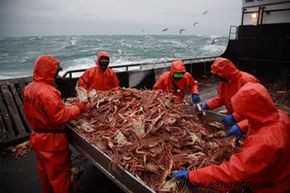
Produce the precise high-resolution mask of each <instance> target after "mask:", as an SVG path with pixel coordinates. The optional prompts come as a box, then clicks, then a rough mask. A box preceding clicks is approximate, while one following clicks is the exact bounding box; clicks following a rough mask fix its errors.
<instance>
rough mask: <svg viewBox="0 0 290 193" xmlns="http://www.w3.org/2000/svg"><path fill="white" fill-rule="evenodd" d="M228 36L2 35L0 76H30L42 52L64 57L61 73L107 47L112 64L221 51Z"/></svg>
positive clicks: (85, 63) (88, 62)
mask: <svg viewBox="0 0 290 193" xmlns="http://www.w3.org/2000/svg"><path fill="white" fill-rule="evenodd" d="M227 43H228V39H227V37H222V36H204V35H198V36H185V35H143V36H140V35H138V36H137V35H98V36H96V35H92V36H88V35H80V36H30V37H0V79H7V78H15V77H23V76H30V75H32V72H33V66H34V61H35V59H36V58H37V57H38V56H39V55H42V54H49V55H53V56H55V57H56V58H57V59H59V60H60V61H61V66H62V67H63V69H64V70H63V71H62V73H64V72H65V71H67V70H73V69H80V68H88V67H91V66H94V65H95V64H94V58H95V56H96V53H97V52H98V51H99V50H106V51H108V52H109V54H110V57H111V63H110V65H111V66H114V65H123V64H132V63H140V62H158V61H166V60H172V59H187V58H199V57H208V56H219V55H221V54H222V53H223V52H224V51H225V49H226V46H227Z"/></svg>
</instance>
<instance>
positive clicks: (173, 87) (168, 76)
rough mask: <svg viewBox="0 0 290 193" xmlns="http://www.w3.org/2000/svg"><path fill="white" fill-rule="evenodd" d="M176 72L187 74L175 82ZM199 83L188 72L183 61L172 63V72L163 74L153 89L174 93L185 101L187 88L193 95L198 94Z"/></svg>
mask: <svg viewBox="0 0 290 193" xmlns="http://www.w3.org/2000/svg"><path fill="white" fill-rule="evenodd" d="M175 72H184V73H185V74H184V76H183V77H182V78H181V79H180V80H174V79H173V74H174V73H175ZM197 83H198V82H197V81H196V80H194V79H193V77H192V76H191V75H190V74H189V73H188V72H186V69H185V66H184V63H183V62H182V61H181V60H177V61H174V62H172V63H171V67H170V71H168V72H164V73H163V74H161V76H160V78H159V80H158V81H157V82H156V83H155V85H154V86H153V89H154V90H157V89H162V90H163V91H167V92H170V93H173V95H175V96H177V97H178V98H180V99H181V100H183V98H184V94H185V89H186V88H189V89H190V91H191V93H192V94H193V93H195V94H198V86H197Z"/></svg>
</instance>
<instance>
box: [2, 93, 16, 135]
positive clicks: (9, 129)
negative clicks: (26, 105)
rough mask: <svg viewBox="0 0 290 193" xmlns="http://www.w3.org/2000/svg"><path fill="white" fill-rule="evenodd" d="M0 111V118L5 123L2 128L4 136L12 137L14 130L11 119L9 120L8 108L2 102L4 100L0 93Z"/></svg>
mask: <svg viewBox="0 0 290 193" xmlns="http://www.w3.org/2000/svg"><path fill="white" fill-rule="evenodd" d="M0 93H1V89H0ZM0 113H1V117H2V120H3V122H4V124H5V127H4V129H5V133H6V137H7V138H9V137H14V136H15V132H14V129H13V125H12V120H11V117H10V116H9V113H8V110H7V108H6V106H5V104H4V101H3V99H2V96H1V95H0Z"/></svg>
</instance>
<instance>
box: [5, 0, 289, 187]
mask: <svg viewBox="0 0 290 193" xmlns="http://www.w3.org/2000/svg"><path fill="white" fill-rule="evenodd" d="M289 50H290V1H289V0H287V1H285V0H284V1H283V0H243V6H242V9H241V24H240V25H239V26H230V31H229V41H228V45H227V48H226V50H225V52H224V53H223V54H222V55H221V56H222V57H226V58H229V59H231V60H232V61H233V62H234V63H235V64H236V65H237V66H238V68H239V69H240V70H243V71H247V72H250V73H252V74H254V75H256V76H257V77H259V79H260V80H261V82H262V83H264V84H265V85H266V86H268V88H269V90H270V91H271V94H272V96H273V98H274V100H275V102H276V104H277V105H278V106H279V107H281V108H283V109H284V110H286V111H288V112H290V111H289V104H290V102H289V101H288V100H289V98H290V97H289V96H290V95H289V91H290V84H289V80H290V71H289V69H290V68H289V66H290V54H289ZM216 57H217V56H213V57H202V58H192V59H184V60H183V61H184V63H185V65H186V69H187V71H188V72H190V73H191V74H192V75H193V76H194V77H196V79H198V80H200V82H201V83H203V79H204V77H210V66H211V64H212V62H213V61H214V59H215V58H216ZM171 62H172V61H165V62H155V63H136V64H129V65H121V66H114V67H112V68H113V69H114V70H115V71H116V72H117V76H118V78H119V80H120V86H121V87H133V88H137V89H139V88H147V89H151V88H152V87H153V85H154V83H155V81H156V80H157V79H158V78H159V76H160V74H161V73H162V72H164V71H167V70H168V69H169V65H170V63H171ZM84 70H85V69H78V70H71V71H67V72H66V73H65V74H64V75H63V76H62V77H59V78H58V79H57V81H56V83H57V86H58V89H59V90H60V91H61V93H62V97H63V98H64V99H65V98H69V97H74V96H75V91H74V87H75V85H76V82H77V80H78V76H79V74H80V73H82V72H83V71H84ZM31 80H32V77H23V78H16V79H7V80H0V87H1V88H0V127H1V130H0V144H1V149H2V148H5V147H8V146H11V145H16V144H19V143H21V142H23V141H26V140H27V139H28V138H29V136H30V133H31V128H30V127H29V125H28V124H27V121H26V118H25V116H24V113H23V108H22V99H21V96H22V92H23V90H24V87H25V85H27V84H28V83H29V82H30V81H31ZM200 87H201V95H202V98H203V99H206V98H207V97H209V96H210V95H209V94H208V93H212V94H214V93H215V88H216V84H202V85H200ZM212 94H211V95H212ZM209 114H210V117H211V118H212V119H215V120H218V119H220V116H219V115H217V114H215V113H209ZM68 127H69V128H70V130H69V137H70V141H71V144H73V145H74V146H75V147H76V148H77V149H78V150H79V151H80V152H82V153H83V154H84V155H85V156H86V157H87V158H88V160H90V162H91V163H92V164H93V165H95V166H96V167H97V168H98V169H99V170H101V171H102V172H103V173H105V174H106V176H108V177H109V178H110V179H111V180H112V181H113V182H114V183H116V184H117V185H118V186H119V187H121V189H122V190H123V191H125V192H154V191H153V190H152V189H150V188H149V187H148V186H146V185H145V184H144V183H142V182H141V181H140V180H138V179H136V178H135V177H134V176H132V175H131V174H130V173H128V172H127V171H125V170H124V169H122V168H118V171H115V172H112V171H110V168H109V163H110V158H109V157H108V156H106V155H105V154H104V153H103V152H101V151H99V150H98V149H97V148H96V147H93V146H91V145H90V144H89V143H88V142H87V141H86V140H84V139H82V138H81V136H80V135H78V134H77V133H76V132H75V131H74V130H73V128H71V127H70V126H68ZM1 159H4V157H1ZM5 163H8V162H5ZM8 165H9V164H8ZM3 167H5V165H4V166H3ZM118 173H119V174H120V173H121V174H122V175H121V177H120V175H117V174H118ZM10 175H11V177H10V178H11V179H13V175H17V174H13V173H11V174H10ZM20 189H21V188H20Z"/></svg>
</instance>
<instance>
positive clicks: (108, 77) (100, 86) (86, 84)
mask: <svg viewBox="0 0 290 193" xmlns="http://www.w3.org/2000/svg"><path fill="white" fill-rule="evenodd" d="M102 56H104V57H109V54H108V52H105V51H100V52H98V56H97V62H96V65H97V66H95V67H92V68H89V69H87V70H86V71H85V72H84V74H83V75H82V76H81V77H80V79H79V86H80V87H83V88H85V89H86V90H87V91H90V90H92V89H95V90H101V91H105V90H110V89H113V88H118V87H119V79H118V77H117V75H116V73H115V72H114V71H113V70H112V69H111V68H109V67H108V68H107V69H106V71H105V72H103V71H102V69H101V67H100V66H99V61H100V59H101V57H102Z"/></svg>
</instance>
